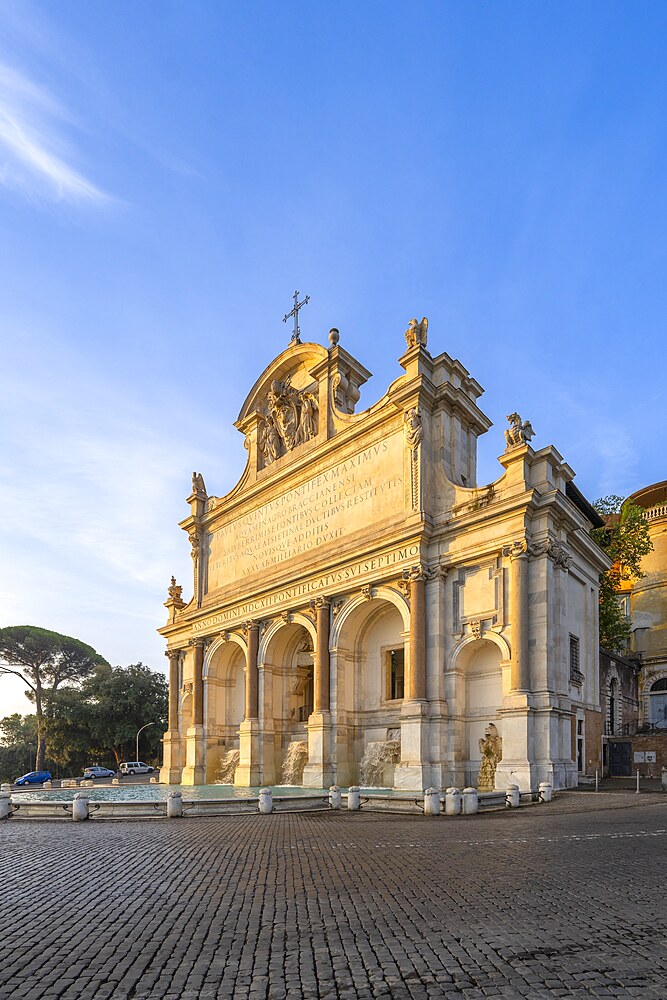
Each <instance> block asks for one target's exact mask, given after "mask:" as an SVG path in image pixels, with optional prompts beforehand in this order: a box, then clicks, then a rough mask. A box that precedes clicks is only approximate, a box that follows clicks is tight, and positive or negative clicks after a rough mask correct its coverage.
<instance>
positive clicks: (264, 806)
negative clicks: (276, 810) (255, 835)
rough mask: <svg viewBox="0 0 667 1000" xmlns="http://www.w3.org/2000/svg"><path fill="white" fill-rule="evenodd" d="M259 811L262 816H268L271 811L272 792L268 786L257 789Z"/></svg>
mask: <svg viewBox="0 0 667 1000" xmlns="http://www.w3.org/2000/svg"><path fill="white" fill-rule="evenodd" d="M259 811H260V812H261V813H262V815H263V816H268V815H269V813H272V812H273V792H272V791H271V789H270V788H260V790H259Z"/></svg>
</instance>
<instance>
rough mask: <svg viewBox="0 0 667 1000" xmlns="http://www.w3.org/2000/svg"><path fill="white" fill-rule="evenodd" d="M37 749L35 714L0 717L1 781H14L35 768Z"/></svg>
mask: <svg viewBox="0 0 667 1000" xmlns="http://www.w3.org/2000/svg"><path fill="white" fill-rule="evenodd" d="M36 750H37V719H36V718H35V716H34V715H19V714H18V713H16V714H14V715H8V716H7V717H6V718H4V719H0V781H14V779H15V778H18V777H19V776H20V775H22V774H25V773H26V772H27V771H31V770H32V769H33V764H34V761H35V753H36Z"/></svg>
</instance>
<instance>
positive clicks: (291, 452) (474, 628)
mask: <svg viewBox="0 0 667 1000" xmlns="http://www.w3.org/2000/svg"><path fill="white" fill-rule="evenodd" d="M426 328H427V323H426V320H423V321H422V322H421V323H418V322H417V321H416V320H413V321H411V323H410V326H409V327H408V330H407V332H406V341H407V350H406V351H405V353H404V354H403V356H402V357H401V358H400V359H399V363H400V365H401V367H402V369H403V373H402V374H400V375H399V377H397V378H396V380H395V381H394V382H392V384H391V385H390V386H389V388H388V390H387V392H386V394H385V395H384V396H383V397H382V398H381V399H380V400H379V401H378V402H377V403H376V404H374V405H373V406H371V407H370V408H369V409H368V410H365V411H363V412H359V413H357V412H356V410H357V405H358V402H359V398H360V389H361V386H362V385H363V384H364V382H366V380H367V379H368V377H369V375H370V373H369V372H368V371H367V370H366V369H365V368H364V367H363V366H362V365H361V364H360V363H359V362H358V361H357V360H356V359H355V358H353V357H352V355H350V354H349V353H348V352H347V351H345V350H344V348H342V347H341V346H340V344H339V342H338V339H339V338H338V333H337V331H332V333H331V336H330V347H329V348H328V349H327V348H324V347H322V346H320V345H318V344H314V343H303V344H302V343H300V342H299V341H298V339H297V340H295V341H294V342H293V343H292V344H291V345H290V346H289V347H288V348H287V349H286V350H285V351H283V352H282V353H281V354H280V355H279V356H278V357H277V358H276V359H275V360H274V361H273V362H272V363H271V364H270V365H269V366H268V368H267V369H266V370H265V371H264V373H263V374H262V375H261V376H260V377H259V379H258V380H257V382H256V383H255V385H254V386H253V388H252V390H251V391H250V394H249V395H248V397H247V399H246V401H245V403H244V404H243V407H242V408H241V412H240V414H239V417H238V420H237V421H236V427H237V428H238V430H239V431H240V432H241V434H242V435H243V436H244V439H245V447H246V449H247V464H246V468H245V471H244V472H243V474H242V476H241V478H240V480H239V482H238V483H237V485H236V486H234V487H233V489H232V490H231V491H230V492H229V493H227V494H226V495H224V496H222V497H217V496H213V495H209V494H208V492H207V490H206V486H205V483H204V479H203V477H202V476H201V474H196V475H194V476H193V483H192V492H191V494H190V496H189V498H188V503H189V506H190V513H189V515H188V517H187V518H186V519H185V520H184V521H182V522H181V528H183V529H184V530H185V531H186V533H187V535H188V537H189V542H190V546H191V553H192V565H193V592H192V597H191V598H190V600H189V602H188V603H185V601H184V600H183V599H182V588H181V587H180V586H179V585H178V584H177V583H176V581H175V580H172V585H171V587H170V588H169V598H168V600H167V602H166V607H167V610H168V623H167V625H166V626H164V627H163V628H162V629H160V632H161V634H162V635H163V636H164V637H165V638H166V640H167V644H168V649H167V654H168V656H169V661H170V703H169V730H168V732H167V733H166V734H165V738H164V766H163V769H162V780H166V781H169V782H183V783H185V784H188V783H189V784H193V783H194V784H198V783H201V782H204V781H205V780H215V777H216V775H217V773H218V772H219V768H220V764H221V761H226V762H227V763H229V761H233V760H234V758H233V757H232V756H230V754H231V752H232V751H238V754H239V762H238V765H237V766H236V767H235V769H234V782H235V783H236V784H237V785H258V784H275V783H278V782H279V781H280V780H281V775H282V773H283V767H284V765H285V760H286V758H289V757H290V754H291V755H295V754H296V753H297V751H295V750H294V749H292V750H290V747H293V746H294V744H295V743H302V744H305V746H306V748H307V763H306V764H305V767H304V771H303V782H304V784H306V785H309V786H312V787H328V786H329V785H331V784H333V783H335V782H336V783H338V784H341V785H348V784H352V783H354V782H358V781H360V780H361V779H362V768H366V770H367V771H368V768H369V767H371V763H372V761H373V760H375V763H376V764H377V768H376V771H375V772H374V773H375V775H376V777H377V776H378V775H380V773H381V781H380V783H384V780H385V776H388V777H389V778H390V779H391V781H392V784H393V785H394V786H395V787H397V788H406V789H414V790H420V789H422V788H424V787H427V786H429V785H436V786H438V787H441V788H443V787H445V786H447V785H450V784H459V785H463V784H469V783H475V782H476V779H477V775H478V771H479V768H480V761H481V751H480V740H482V739H483V738H484V734H485V731H486V730H487V727H488V726H489V724H490V723H492V724H493V725H494V726H495V727H496V730H497V733H498V736H499V739H500V742H499V744H498V745H499V746H502V759H501V760H500V761H499V762H498V764H497V767H496V771H495V780H496V783H497V784H498V786H499V787H502V786H503V784H504V783H507V782H509V781H513V782H516V783H518V784H519V785H520V786H521V787H522V788H523V789H529V788H532V789H535V788H536V787H537V784H538V783H539V782H540V781H542V780H550V781H551V782H552V783H553V784H554V786H555V787H556V788H558V787H569V786H572V785H575V784H576V783H577V761H578V760H582V759H583V760H584V761H585V758H586V755H585V753H584V755H583V758H582V757H581V755H580V754H578V746H577V739H578V738H579V739H580V738H582V734H583V739H584V740H585V732H586V726H587V724H590V728H591V730H593V728H594V727H593V721H594V719H597V721H598V723H599V712H600V697H599V683H598V669H597V605H598V574H599V572H600V571H601V570H602V569H603V568H605V567H606V566H607V562H606V559H605V556H604V555H603V554H602V553H601V551H600V550H599V549H598V548H597V546H596V545H595V544H594V543H593V542H592V541H591V539H590V535H589V533H590V528H591V526H592V525H593V524H597V523H599V520H598V518H597V515H596V514H595V512H594V511H593V510H592V508H591V507H590V505H589V504H588V503H587V502H586V500H585V499H584V498H583V496H582V495H581V493H580V492H579V490H578V489H577V488H576V486H575V485H574V481H573V480H574V472H573V471H572V469H571V468H570V467H569V466H568V465H567V463H566V462H565V461H564V460H563V458H562V457H561V455H560V454H559V453H558V451H557V450H556V449H555V448H554V447H553V446H546V447H543V448H541V449H539V450H535V449H534V448H533V447H532V445H531V443H530V442H531V439H532V437H533V429H532V427H531V426H530V424H529V423H528V422H527V421H523V420H522V419H521V417H520V416H519V415H518V414H516V413H513V414H511V416H510V418H508V419H509V420H510V427H509V429H508V430H506V431H505V440H504V441H503V442H501V440H500V435H499V437H498V443H499V450H502V448H503V446H504V450H503V451H502V455H501V457H500V459H499V461H500V464H501V466H502V469H501V470H500V475H499V477H498V479H497V480H496V481H495V482H493V483H492V484H490V485H488V486H482V487H480V486H478V485H477V481H476V457H477V438H478V436H479V435H480V434H483V433H485V432H486V431H487V430H489V428H490V426H491V424H490V421H489V420H488V418H487V417H486V416H485V415H484V413H483V412H482V411H481V409H480V408H479V406H478V399H479V397H480V396H481V394H482V389H481V387H480V385H479V384H478V383H477V382H476V381H475V379H474V378H472V377H471V376H470V374H469V373H468V371H467V370H466V369H465V368H464V367H463V365H462V364H461V363H460V362H459V361H455V360H453V359H452V358H450V357H449V355H447V354H445V353H443V354H440V355H438V356H437V357H435V358H434V357H432V356H431V354H430V353H429V351H428V349H427V346H426ZM598 730H599V725H598V726H597V727H596V731H598ZM383 744H392V746H391V747H390V748H386V747H384V748H382V745H383ZM376 758H378V759H376ZM385 758H386V759H385ZM380 765H381V766H380ZM368 773H370V772H368Z"/></svg>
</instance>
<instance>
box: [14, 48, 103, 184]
mask: <svg viewBox="0 0 667 1000" xmlns="http://www.w3.org/2000/svg"><path fill="white" fill-rule="evenodd" d="M65 125H71V119H70V116H69V115H68V113H67V111H66V110H65V109H64V108H63V107H62V106H61V105H60V104H59V103H58V102H57V101H56V100H55V99H54V98H53V97H52V96H51V94H49V93H48V92H47V91H46V90H45V89H44V88H42V87H38V86H37V85H36V84H34V83H32V81H30V80H29V79H28V78H27V77H25V76H24V75H23V74H22V73H20V72H18V71H17V70H16V69H13V68H12V67H10V66H8V65H7V64H6V63H0V150H2V151H3V153H4V157H3V158H2V160H0V183H2V184H4V185H5V186H6V187H14V188H19V189H22V190H23V191H24V192H25V193H26V194H28V195H30V196H33V197H34V196H41V197H47V198H49V199H51V200H55V201H75V202H92V203H97V204H100V203H103V202H106V201H108V200H109V196H108V195H107V194H105V193H104V192H103V191H101V190H100V189H99V188H98V187H96V186H95V185H94V184H93V183H92V182H91V181H89V180H87V178H86V177H84V176H83V175H82V174H81V173H79V172H78V171H77V170H75V169H74V167H73V166H71V164H70V163H69V162H67V161H68V160H70V161H71V160H72V158H73V153H72V151H71V150H70V149H69V147H68V146H67V145H66V143H65V140H64V136H63V135H62V132H63V127H64V126H65Z"/></svg>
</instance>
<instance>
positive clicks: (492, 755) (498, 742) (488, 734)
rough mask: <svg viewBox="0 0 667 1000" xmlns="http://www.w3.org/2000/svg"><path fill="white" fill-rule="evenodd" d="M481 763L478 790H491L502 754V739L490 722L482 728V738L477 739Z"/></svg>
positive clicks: (494, 783) (493, 786)
mask: <svg viewBox="0 0 667 1000" xmlns="http://www.w3.org/2000/svg"><path fill="white" fill-rule="evenodd" d="M479 749H480V753H481V754H482V763H481V764H480V767H479V776H478V778H477V787H478V788H479V790H480V792H492V791H493V789H494V788H495V787H496V768H497V767H498V764H499V762H500V761H501V759H502V756H503V741H502V737H501V735H500V733H499V732H498V730H497V729H496V727H495V726H494V724H493V723H492V722H490V723H489V724H488V726H487V727H486V729H485V730H484V739H481V740H480V741H479Z"/></svg>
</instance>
